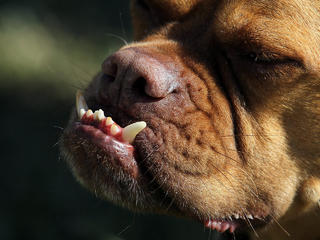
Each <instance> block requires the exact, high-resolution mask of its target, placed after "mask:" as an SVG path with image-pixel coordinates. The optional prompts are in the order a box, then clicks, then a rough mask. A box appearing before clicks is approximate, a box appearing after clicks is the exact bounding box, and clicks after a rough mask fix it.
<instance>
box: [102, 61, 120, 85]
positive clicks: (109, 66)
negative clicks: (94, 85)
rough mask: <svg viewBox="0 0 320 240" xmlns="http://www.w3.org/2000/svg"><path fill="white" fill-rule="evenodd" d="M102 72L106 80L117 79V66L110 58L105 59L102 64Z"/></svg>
mask: <svg viewBox="0 0 320 240" xmlns="http://www.w3.org/2000/svg"><path fill="white" fill-rule="evenodd" d="M102 72H103V73H104V74H103V76H104V77H105V78H107V79H110V78H112V79H113V80H114V79H115V78H116V77H117V74H118V65H117V63H115V62H114V61H112V58H111V59H110V58H109V59H107V60H106V61H104V62H103V64H102Z"/></svg>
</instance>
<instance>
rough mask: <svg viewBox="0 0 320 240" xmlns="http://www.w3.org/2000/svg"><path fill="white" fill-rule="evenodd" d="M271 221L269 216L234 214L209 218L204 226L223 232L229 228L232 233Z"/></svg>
mask: <svg viewBox="0 0 320 240" xmlns="http://www.w3.org/2000/svg"><path fill="white" fill-rule="evenodd" d="M269 221H270V218H269V217H262V216H258V215H255V216H253V215H251V214H247V215H239V214H234V215H230V216H228V217H224V218H209V219H207V220H205V221H204V226H205V227H207V228H209V229H211V230H217V231H218V232H221V233H223V232H226V231H227V230H229V231H230V233H234V232H235V231H243V230H245V229H250V228H251V229H255V228H257V227H262V226H265V225H266V224H267V223H268V222H269Z"/></svg>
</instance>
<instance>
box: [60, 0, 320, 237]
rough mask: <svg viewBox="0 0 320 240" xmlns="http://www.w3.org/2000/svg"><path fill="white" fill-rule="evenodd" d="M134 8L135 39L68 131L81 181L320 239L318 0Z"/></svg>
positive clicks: (222, 220)
mask: <svg viewBox="0 0 320 240" xmlns="http://www.w3.org/2000/svg"><path fill="white" fill-rule="evenodd" d="M132 15H133V25H134V33H135V39H136V40H137V42H135V43H133V44H130V45H127V46H125V47H123V48H122V49H120V50H119V51H118V52H116V53H114V54H113V55H112V56H110V57H108V58H107V59H106V60H105V62H104V63H103V65H102V73H101V74H99V75H98V76H97V77H96V78H95V79H94V80H93V81H92V83H91V84H90V85H89V87H88V88H87V89H86V90H85V91H84V96H82V95H81V94H79V95H78V100H77V103H78V104H77V112H78V115H80V116H76V111H74V114H73V116H72V118H71V120H70V124H69V126H68V128H67V129H66V130H65V133H64V136H63V139H62V151H63V153H64V155H65V156H66V159H67V161H68V163H69V164H70V166H71V168H72V170H73V172H74V174H75V175H76V176H77V178H78V179H79V181H80V182H81V183H82V184H83V185H84V186H86V187H87V188H88V189H90V190H92V191H94V192H96V193H97V194H99V195H100V196H101V197H102V198H106V199H108V200H110V201H113V202H114V203H116V204H120V205H122V206H125V207H128V208H130V209H132V210H135V211H143V212H153V213H166V214H172V215H180V216H184V217H189V218H194V219H196V220H199V221H201V222H203V223H204V224H205V225H206V226H207V227H208V228H211V229H217V230H218V231H221V232H224V231H226V230H229V231H230V232H234V231H235V232H236V233H237V232H238V231H241V229H249V230H250V229H251V231H252V236H253V237H255V236H257V235H258V236H259V237H260V239H296V240H297V239H310V240H316V239H319V237H320V227H319V226H320V211H319V210H320V209H319V200H320V28H319V26H320V2H319V1H313V0H278V1H266V0H250V1H248V0H222V1H216V0H162V1H157V0H135V1H132ZM87 105H88V106H89V108H90V109H93V110H98V109H102V110H103V111H104V112H103V111H99V112H98V111H97V112H96V113H95V114H93V115H92V114H91V112H90V110H89V111H87V110H88V107H87ZM81 109H82V110H81ZM104 114H106V115H108V116H111V117H112V118H113V120H114V121H116V122H117V123H118V124H119V125H121V126H126V125H128V124H130V123H133V122H136V121H145V122H146V123H147V127H146V128H145V129H144V130H142V131H141V129H143V128H144V122H142V123H141V122H140V123H138V124H136V125H133V126H131V127H128V128H126V129H125V130H124V129H122V128H120V127H119V125H117V124H116V123H114V122H113V121H112V120H111V119H110V118H108V119H106V118H105V117H104ZM80 119H81V120H80ZM139 124H140V125H139ZM128 129H130V131H129V130H128ZM132 129H134V130H132ZM140 131H141V132H140ZM139 132H140V133H139ZM137 133H139V134H138V135H137V137H136V138H135V140H134V141H133V139H134V137H135V135H136V134H137ZM130 134H131V135H130ZM168 209H169V210H168ZM266 225H268V226H270V227H265V228H260V227H263V226H266ZM257 228H258V230H259V229H265V230H263V231H258V232H256V229H257Z"/></svg>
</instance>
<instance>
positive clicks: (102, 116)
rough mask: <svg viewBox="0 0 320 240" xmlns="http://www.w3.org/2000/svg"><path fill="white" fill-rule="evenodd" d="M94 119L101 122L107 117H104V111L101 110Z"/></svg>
mask: <svg viewBox="0 0 320 240" xmlns="http://www.w3.org/2000/svg"><path fill="white" fill-rule="evenodd" d="M93 117H94V119H95V120H98V121H101V120H102V119H104V118H105V116H104V112H103V110H102V109H99V110H98V111H95V112H94V116H93Z"/></svg>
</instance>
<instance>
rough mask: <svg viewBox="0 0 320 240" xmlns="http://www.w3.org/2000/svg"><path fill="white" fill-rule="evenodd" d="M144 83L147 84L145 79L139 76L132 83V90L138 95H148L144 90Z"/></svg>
mask: <svg viewBox="0 0 320 240" xmlns="http://www.w3.org/2000/svg"><path fill="white" fill-rule="evenodd" d="M146 85H147V81H146V80H145V79H144V78H143V77H139V78H138V79H137V80H136V81H135V82H134V83H133V84H132V91H133V92H134V93H135V94H137V95H138V96H148V95H147V94H146V92H145V87H146Z"/></svg>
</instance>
